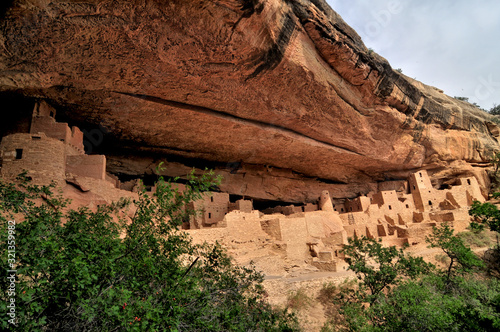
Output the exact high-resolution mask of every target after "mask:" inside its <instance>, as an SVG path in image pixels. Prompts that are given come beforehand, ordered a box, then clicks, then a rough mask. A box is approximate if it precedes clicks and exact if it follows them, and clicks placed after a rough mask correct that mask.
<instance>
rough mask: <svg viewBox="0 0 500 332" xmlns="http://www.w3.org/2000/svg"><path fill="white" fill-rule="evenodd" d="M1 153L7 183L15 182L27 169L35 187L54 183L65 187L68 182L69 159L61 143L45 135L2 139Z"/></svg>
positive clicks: (3, 172)
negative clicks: (63, 184)
mask: <svg viewBox="0 0 500 332" xmlns="http://www.w3.org/2000/svg"><path fill="white" fill-rule="evenodd" d="M0 151H1V155H2V170H1V175H2V177H3V178H4V179H7V180H13V179H15V177H16V176H17V175H18V174H19V173H21V172H22V171H23V169H26V170H28V175H30V176H31V177H32V178H33V181H34V183H36V184H49V183H50V182H51V181H55V182H56V183H57V184H62V183H64V181H65V178H66V171H65V169H66V155H65V148H64V143H63V142H61V141H58V140H54V139H51V138H48V137H47V136H46V135H45V134H43V133H42V134H12V135H8V136H5V137H4V138H3V139H2V142H1V144H0Z"/></svg>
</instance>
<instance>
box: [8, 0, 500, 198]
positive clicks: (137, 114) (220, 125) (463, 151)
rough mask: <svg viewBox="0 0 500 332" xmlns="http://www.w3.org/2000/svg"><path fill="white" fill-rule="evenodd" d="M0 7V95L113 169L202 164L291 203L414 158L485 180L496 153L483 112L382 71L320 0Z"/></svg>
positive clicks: (246, 188) (369, 179)
mask: <svg viewBox="0 0 500 332" xmlns="http://www.w3.org/2000/svg"><path fill="white" fill-rule="evenodd" d="M3 16H4V18H3V20H2V22H1V30H0V31H1V34H0V92H1V96H0V98H4V97H5V96H7V95H9V94H12V93H16V94H19V95H22V96H24V97H34V98H44V99H46V100H47V101H48V102H49V103H51V104H52V105H54V106H56V107H57V108H58V115H60V116H63V117H64V119H66V120H69V121H70V122H71V121H72V122H74V123H76V124H78V125H80V126H82V127H83V128H85V126H86V127H87V128H92V126H94V127H96V126H101V128H105V129H104V132H106V133H107V134H106V135H105V136H104V139H103V141H104V142H101V141H102V140H101V139H98V140H95V142H94V144H93V146H92V147H93V148H94V149H97V148H99V146H101V147H103V146H106V147H107V150H106V153H107V154H108V157H109V158H108V160H109V168H108V170H110V171H113V172H116V173H122V174H141V173H144V172H145V171H146V169H147V168H151V163H154V162H156V161H157V160H161V159H163V158H164V157H167V160H177V159H176V158H180V157H181V159H182V161H183V163H184V164H187V165H196V166H200V165H203V164H204V161H210V162H215V163H212V164H208V165H210V166H213V167H216V168H219V169H220V170H221V172H223V173H224V174H225V175H226V180H225V182H224V183H223V185H222V187H221V188H222V189H223V190H226V191H228V192H230V193H234V194H238V195H246V196H250V197H255V198H265V199H280V200H286V201H303V200H312V199H313V198H312V196H319V193H320V192H321V190H322V189H329V190H331V192H332V195H333V196H334V197H352V196H355V195H356V194H358V193H360V192H367V191H370V190H374V189H376V188H377V182H382V181H387V180H398V179H404V178H406V176H407V174H408V173H409V172H410V171H412V170H415V169H417V168H421V167H425V168H427V169H429V170H430V172H431V173H437V174H441V175H443V176H445V177H452V176H456V175H460V174H463V173H469V174H475V175H476V176H477V177H478V178H479V180H480V183H481V184H482V185H485V184H486V182H485V179H486V177H485V176H484V171H483V168H480V167H479V168H478V167H476V166H484V165H485V162H486V161H487V159H488V158H489V156H490V155H491V153H492V151H493V150H495V149H498V148H499V146H498V142H497V140H496V137H494V135H498V128H497V127H496V125H494V124H493V123H491V122H490V120H491V116H489V115H488V114H486V113H484V112H482V111H481V110H479V109H477V108H475V107H473V106H472V105H470V104H468V103H465V102H461V101H458V100H455V99H453V98H450V97H448V96H446V95H444V94H443V93H441V92H440V91H439V90H438V89H436V88H433V87H430V86H426V85H423V84H422V83H420V82H418V81H414V80H412V79H410V78H408V77H406V76H404V75H402V74H400V73H397V72H395V71H393V70H392V69H391V67H390V65H389V64H388V63H387V61H386V60H385V59H383V58H381V57H380V56H378V55H377V54H375V53H373V52H370V51H369V50H368V49H367V48H366V47H365V46H364V44H363V43H362V41H361V39H360V37H359V36H358V35H357V34H356V32H355V31H353V30H352V29H351V28H350V27H349V26H348V25H347V24H346V23H345V22H344V21H343V20H342V19H341V18H340V17H339V16H338V15H337V14H336V13H335V12H334V11H332V10H331V9H330V8H329V7H328V5H327V4H326V2H325V1H324V0H310V1H309V0H299V1H289V0H288V1H287V0H211V1H209V0H205V1H203V0H199V1H186V0H171V1H159V0H157V1H153V0H142V1H139V0H131V1H120V2H117V1H104V0H93V1H85V2H82V1H76V0H74V1H69V0H68V1H64V2H63V1H49V0H37V1H28V0H14V1H12V5H10V7H9V8H8V9H7V10H6V12H5V13H3ZM11 112H15V109H14V110H13V109H7V108H2V113H3V114H7V113H11ZM90 141H91V142H92V140H90ZM101 143H102V144H101ZM90 144H92V143H90ZM131 156H134V157H133V158H131ZM172 156H176V157H172ZM129 158H131V159H130V160H129ZM176 165H177V163H174V164H172V167H171V169H177V170H179V168H176ZM450 165H451V166H450ZM180 169H182V167H180ZM173 173H175V171H173ZM316 193H317V195H316Z"/></svg>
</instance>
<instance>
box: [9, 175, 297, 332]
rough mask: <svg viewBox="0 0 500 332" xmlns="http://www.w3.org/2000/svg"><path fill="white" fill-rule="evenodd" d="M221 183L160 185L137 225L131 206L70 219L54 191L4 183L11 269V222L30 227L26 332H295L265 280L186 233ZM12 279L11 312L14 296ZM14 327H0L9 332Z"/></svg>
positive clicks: (24, 262) (21, 280)
mask: <svg viewBox="0 0 500 332" xmlns="http://www.w3.org/2000/svg"><path fill="white" fill-rule="evenodd" d="M214 180H215V178H214V177H213V174H212V173H210V172H209V173H206V174H204V175H203V176H202V177H200V178H196V177H194V176H193V175H190V176H189V179H188V183H187V184H186V190H184V191H183V192H180V191H178V190H177V189H175V188H174V187H173V186H172V184H171V183H170V182H168V181H164V180H163V179H162V178H160V179H159V181H158V183H157V184H156V192H155V193H154V194H153V195H152V196H149V195H146V194H145V193H144V192H142V193H140V194H139V199H138V200H137V201H135V202H133V203H134V205H135V207H136V208H137V210H136V212H135V214H134V216H133V217H132V218H125V217H123V215H125V214H123V213H120V212H121V211H123V209H124V208H125V205H126V204H115V205H109V206H101V207H99V208H98V210H97V211H91V210H89V209H87V208H80V209H78V210H67V209H66V208H65V205H66V203H67V202H66V201H64V200H63V199H62V198H60V197H55V196H54V195H53V194H52V193H51V189H52V187H50V186H49V187H45V186H44V187H39V186H35V185H31V184H30V183H29V182H26V179H20V182H19V183H18V184H13V183H4V182H0V232H1V236H2V241H0V243H2V251H1V262H2V266H3V267H5V266H7V263H8V261H7V259H8V256H7V252H6V250H5V249H4V248H5V245H4V243H5V242H4V236H5V235H6V234H7V229H8V221H9V220H14V216H16V217H17V218H20V217H19V216H20V215H22V219H23V220H22V222H19V223H17V224H16V226H15V242H16V259H17V262H16V263H17V282H16V296H15V301H16V315H17V318H16V319H17V330H18V331H164V330H170V331H243V330H256V331H273V330H274V331H291V330H296V329H297V322H296V319H295V318H294V317H293V316H291V315H290V314H288V313H287V312H283V311H276V310H274V309H272V308H271V307H270V306H269V305H268V304H267V303H266V302H265V300H264V299H265V294H264V290H263V288H262V284H261V282H262V280H263V276H262V275H261V274H260V273H257V272H256V271H255V270H254V269H253V268H246V267H239V266H235V265H234V264H232V262H231V259H230V258H229V257H228V256H227V254H226V253H225V252H224V250H222V248H221V247H220V246H219V245H217V244H216V245H206V244H205V245H194V244H193V243H192V242H191V240H190V239H189V238H188V236H187V235H186V233H185V232H182V231H180V230H179V226H180V225H181V223H182V222H183V221H185V220H186V218H189V214H190V211H186V210H185V209H184V206H186V204H187V203H188V202H190V201H192V200H194V199H197V198H199V197H200V195H201V192H202V191H205V190H208V189H210V188H211V187H212V186H213V185H214ZM215 183H216V182H215ZM40 198H42V199H40ZM113 216H115V219H113ZM120 216H122V217H120ZM16 221H21V220H16ZM6 273H7V272H6V269H2V272H1V278H0V310H1V311H2V312H5V311H6V303H7V300H8V299H9V298H10V296H11V295H9V294H8V293H7V286H8V285H7V279H6V277H7V276H6ZM8 319H9V317H8V316H6V315H2V317H1V318H0V328H1V329H2V330H5V329H7V328H8V327H9V325H10V323H9V322H8ZM10 327H12V326H10Z"/></svg>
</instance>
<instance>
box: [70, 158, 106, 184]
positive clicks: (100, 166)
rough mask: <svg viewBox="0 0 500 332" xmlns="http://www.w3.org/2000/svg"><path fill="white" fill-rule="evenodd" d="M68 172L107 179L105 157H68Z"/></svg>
mask: <svg viewBox="0 0 500 332" xmlns="http://www.w3.org/2000/svg"><path fill="white" fill-rule="evenodd" d="M66 172H68V173H71V174H74V175H78V176H85V177H90V178H94V179H100V180H105V179H106V157H105V156H104V155H85V154H84V155H76V156H67V157H66Z"/></svg>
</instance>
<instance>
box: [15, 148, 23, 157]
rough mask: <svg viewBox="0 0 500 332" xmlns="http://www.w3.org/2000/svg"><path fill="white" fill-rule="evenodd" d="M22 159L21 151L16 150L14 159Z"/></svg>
mask: <svg viewBox="0 0 500 332" xmlns="http://www.w3.org/2000/svg"><path fill="white" fill-rule="evenodd" d="M22 158H23V149H16V159H22Z"/></svg>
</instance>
